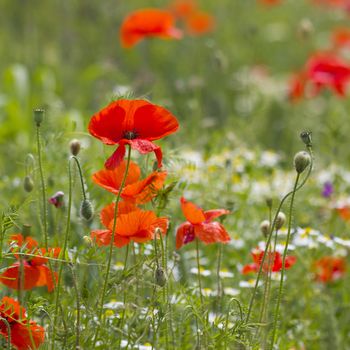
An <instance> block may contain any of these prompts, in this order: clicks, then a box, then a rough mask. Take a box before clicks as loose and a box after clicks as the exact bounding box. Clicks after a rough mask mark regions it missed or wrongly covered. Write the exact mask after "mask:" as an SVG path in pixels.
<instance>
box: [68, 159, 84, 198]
mask: <svg viewBox="0 0 350 350" xmlns="http://www.w3.org/2000/svg"><path fill="white" fill-rule="evenodd" d="M70 159H73V160H74V161H75V163H76V165H77V167H78V171H79V178H80V183H81V191H82V193H83V198H84V200H85V199H86V193H85V185H84V177H83V172H82V171H81V166H80V162H79V159H78V158H77V157H76V156H71V158H70Z"/></svg>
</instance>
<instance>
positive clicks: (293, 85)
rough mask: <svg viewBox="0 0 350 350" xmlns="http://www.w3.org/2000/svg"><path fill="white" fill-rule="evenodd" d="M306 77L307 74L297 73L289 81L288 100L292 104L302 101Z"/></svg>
mask: <svg viewBox="0 0 350 350" xmlns="http://www.w3.org/2000/svg"><path fill="white" fill-rule="evenodd" d="M305 84H306V77H305V73H304V72H301V73H297V74H294V75H293V76H292V78H291V79H290V81H289V88H288V98H289V100H290V101H291V102H296V101H298V100H300V99H301V98H302V97H303V96H304V93H305Z"/></svg>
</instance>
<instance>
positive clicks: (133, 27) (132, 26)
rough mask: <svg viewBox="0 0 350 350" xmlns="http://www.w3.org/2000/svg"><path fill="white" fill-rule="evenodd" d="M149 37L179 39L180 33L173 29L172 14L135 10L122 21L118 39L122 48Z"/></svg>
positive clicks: (163, 11) (150, 10)
mask: <svg viewBox="0 0 350 350" xmlns="http://www.w3.org/2000/svg"><path fill="white" fill-rule="evenodd" d="M149 37H158V38H162V39H180V38H181V37H182V32H181V30H179V29H178V28H176V27H175V17H174V16H173V15H172V13H171V12H169V11H165V10H159V9H142V10H137V11H135V12H132V13H130V14H129V15H128V16H127V17H126V18H125V19H124V21H123V23H122V26H121V29H120V39H121V42H122V45H123V46H124V47H132V46H134V45H135V44H137V43H138V42H139V41H141V40H142V39H144V38H149Z"/></svg>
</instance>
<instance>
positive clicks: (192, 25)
mask: <svg viewBox="0 0 350 350" xmlns="http://www.w3.org/2000/svg"><path fill="white" fill-rule="evenodd" d="M185 23H186V29H187V31H188V33H190V34H191V35H202V34H205V33H208V32H211V31H213V29H214V27H215V19H214V17H213V16H212V15H210V14H209V13H206V12H200V11H197V12H194V13H192V14H191V15H189V16H187V17H186V18H185Z"/></svg>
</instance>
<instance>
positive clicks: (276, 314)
mask: <svg viewBox="0 0 350 350" xmlns="http://www.w3.org/2000/svg"><path fill="white" fill-rule="evenodd" d="M299 177H300V173H298V174H297V176H296V179H295V184H294V189H293V193H292V198H291V201H290V207H289V217H288V233H287V241H286V245H285V247H284V252H283V260H282V271H281V279H280V286H279V291H278V297H277V304H276V309H275V315H274V323H273V330H272V340H271V347H270V349H271V350H272V349H273V345H274V343H275V337H276V330H277V321H278V314H279V310H280V304H281V297H282V288H283V280H284V273H285V264H286V257H287V251H288V245H289V241H290V236H291V231H292V230H291V229H292V215H293V204H294V198H295V193H296V191H297V186H298V181H299Z"/></svg>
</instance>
